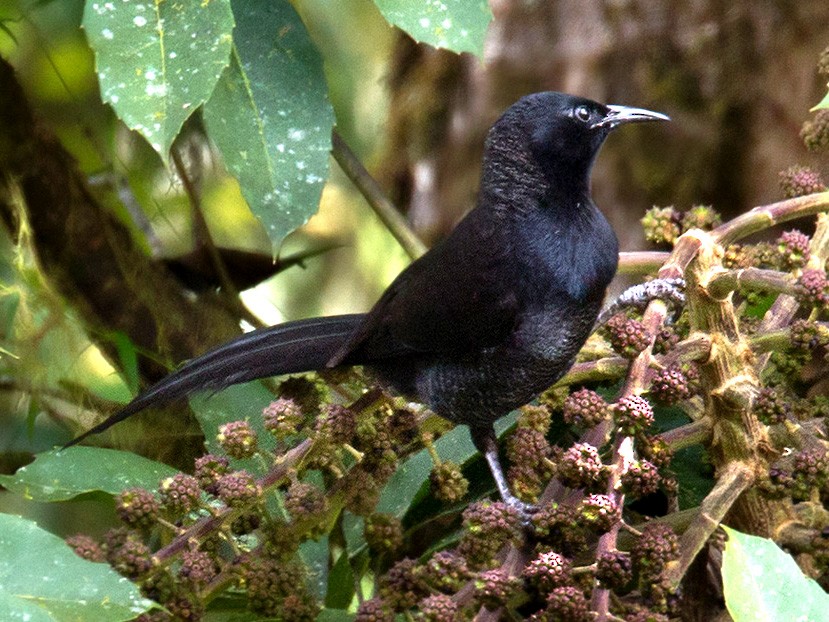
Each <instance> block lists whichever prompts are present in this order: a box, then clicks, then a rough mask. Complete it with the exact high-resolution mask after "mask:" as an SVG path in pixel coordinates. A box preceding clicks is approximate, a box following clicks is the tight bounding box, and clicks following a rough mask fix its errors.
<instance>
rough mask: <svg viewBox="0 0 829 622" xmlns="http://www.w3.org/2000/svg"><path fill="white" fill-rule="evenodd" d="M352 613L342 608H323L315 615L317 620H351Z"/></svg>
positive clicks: (318, 621) (336, 621) (324, 621)
mask: <svg viewBox="0 0 829 622" xmlns="http://www.w3.org/2000/svg"><path fill="white" fill-rule="evenodd" d="M352 620H354V614H353V613H348V612H347V611H344V610H342V609H323V610H322V611H321V612H320V614H319V615H318V616H317V622H352Z"/></svg>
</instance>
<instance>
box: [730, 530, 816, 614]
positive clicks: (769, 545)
mask: <svg viewBox="0 0 829 622" xmlns="http://www.w3.org/2000/svg"><path fill="white" fill-rule="evenodd" d="M723 528H724V529H725V531H726V533H727V534H728V542H727V543H726V545H725V551H724V553H723V564H722V577H723V587H724V591H725V604H726V606H727V607H728V612H729V613H730V614H731V617H732V618H733V619H734V622H749V621H751V622H819V621H820V620H826V612H827V610H829V595H827V594H826V592H824V591H823V590H822V589H820V586H819V585H818V584H817V583H815V582H814V581H813V580H812V579H809V578H808V577H806V576H805V575H804V574H803V573H802V572H801V570H800V568H798V566H797V564H796V563H795V561H794V559H792V557H791V555H789V554H788V553H785V552H784V551H783V550H782V549H780V547H778V546H777V545H776V544H775V543H774V542H773V541H771V540H768V539H766V538H758V537H757V536H749V535H746V534H744V533H740V532H739V531H735V530H733V529H729V528H728V527H723Z"/></svg>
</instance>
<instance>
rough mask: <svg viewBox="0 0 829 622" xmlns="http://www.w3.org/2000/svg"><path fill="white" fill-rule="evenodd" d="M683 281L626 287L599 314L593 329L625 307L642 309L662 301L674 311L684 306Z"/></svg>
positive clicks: (667, 281) (657, 281) (656, 281)
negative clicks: (654, 302)
mask: <svg viewBox="0 0 829 622" xmlns="http://www.w3.org/2000/svg"><path fill="white" fill-rule="evenodd" d="M684 289H685V279H654V280H653V281H648V282H647V283H640V284H638V285H634V286H633V287H628V288H627V289H626V290H625V291H623V292H622V293H621V294H620V295H619V297H618V298H616V300H614V301H613V302H612V303H610V305H608V306H607V307H606V308H605V309H604V310H603V311H602V312H601V313H600V314H599V317H598V319H597V320H596V323H595V324H594V326H593V329H594V330H595V329H597V328H599V327H600V326H602V325H604V324H605V323H606V322H607V321H608V320H609V319H610V318H612V317H613V316H614V315H616V314H617V313H619V312H620V311H622V310H623V309H625V308H626V307H637V308H644V307H646V306H647V304H648V303H649V302H650V301H651V300H664V301H665V302H666V303H668V304H669V305H671V306H673V307H674V308H676V309H681V308H682V305H684V304H685V293H684V292H683V290H684Z"/></svg>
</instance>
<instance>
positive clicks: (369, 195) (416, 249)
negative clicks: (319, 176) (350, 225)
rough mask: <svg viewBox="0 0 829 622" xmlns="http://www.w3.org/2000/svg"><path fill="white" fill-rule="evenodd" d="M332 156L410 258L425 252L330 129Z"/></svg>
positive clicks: (341, 139)
mask: <svg viewBox="0 0 829 622" xmlns="http://www.w3.org/2000/svg"><path fill="white" fill-rule="evenodd" d="M331 155H333V156H334V159H335V160H336V161H337V164H339V165H340V168H341V169H342V170H343V172H344V173H345V174H346V176H347V177H348V178H349V179H350V180H351V183H353V184H354V186H355V187H356V188H357V190H359V191H360V194H362V195H363V197H364V198H365V200H366V201H367V202H368V204H369V206H371V209H373V210H374V212H375V213H376V214H377V215H378V216H379V217H380V220H382V221H383V224H384V225H386V227H387V228H388V230H389V231H391V234H392V235H393V236H394V237H395V239H396V240H397V241H398V242H399V243H400V246H402V247H403V249H404V250H405V251H406V253H407V254H408V255H409V257H411V258H412V259H417V258H418V257H420V256H421V255H422V254H423V253H425V252H426V250H427V248H426V245H425V244H424V243H423V242H422V241H421V240H420V238H418V237H417V234H415V232H414V231H412V228H411V227H410V226H409V223H408V222H406V219H405V218H404V217H403V216H402V215H401V213H400V211H399V210H398V209H397V208H396V207H395V206H394V204H392V202H391V201H389V200H388V198H386V195H385V194H384V193H383V190H382V189H381V188H380V185H379V184H378V183H377V181H376V180H375V179H374V178H373V177H372V176H371V175H370V174H369V172H368V171H367V170H366V168H365V167H364V166H363V165H362V163H361V162H360V160H358V159H357V156H356V155H355V154H354V152H353V151H352V150H351V148H350V147H349V146H348V145H347V144H346V142H345V141H344V140H343V138H342V137H341V136H340V135H339V134H338V133H337V132H336V131H332V132H331Z"/></svg>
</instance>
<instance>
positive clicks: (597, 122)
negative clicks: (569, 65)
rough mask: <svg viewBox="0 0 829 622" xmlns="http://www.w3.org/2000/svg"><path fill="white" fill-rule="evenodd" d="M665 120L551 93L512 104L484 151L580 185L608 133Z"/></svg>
mask: <svg viewBox="0 0 829 622" xmlns="http://www.w3.org/2000/svg"><path fill="white" fill-rule="evenodd" d="M669 120H670V119H669V118H668V117H667V116H665V115H664V114H661V113H658V112H652V111H650V110H644V109H642V108H630V107H627V106H617V105H605V104H600V103H598V102H595V101H592V100H590V99H585V98H583V97H576V96H573V95H567V94H565V93H557V92H553V91H548V92H544V93H535V94H533V95H527V96H526V97H523V98H521V99H520V100H518V101H517V102H516V103H515V104H513V105H512V106H511V107H510V108H509V109H507V111H506V112H504V114H503V115H502V116H501V118H500V119H498V121H497V122H496V123H495V125H494V126H493V127H492V130H491V132H490V135H489V137H488V140H487V151H490V150H495V151H501V152H502V154H501V156H502V159H503V156H504V155H506V156H512V157H513V158H519V159H521V160H524V161H525V162H526V161H528V160H529V162H528V163H531V164H532V165H535V166H537V167H538V169H539V170H540V171H543V172H546V173H551V174H553V175H554V176H555V177H558V178H561V177H567V178H571V179H577V178H578V179H586V177H587V175H589V172H590V168H591V166H592V163H593V160H594V159H595V157H596V154H597V153H598V152H599V148H600V147H601V146H602V143H603V142H604V140H605V138H607V136H608V134H609V133H610V132H611V130H613V129H615V128H617V127H619V126H621V125H624V124H628V123H638V122H643V121H669ZM504 148H505V149H504ZM504 150H505V151H506V153H503V152H504ZM510 152H512V153H510Z"/></svg>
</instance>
